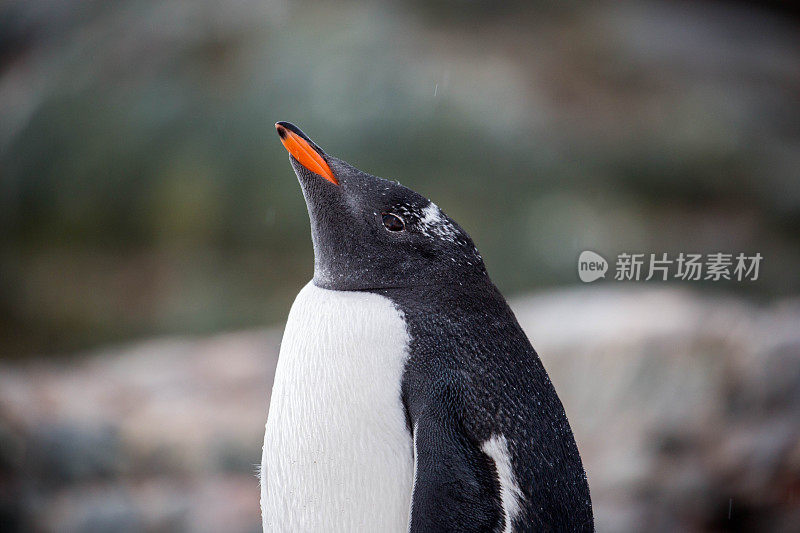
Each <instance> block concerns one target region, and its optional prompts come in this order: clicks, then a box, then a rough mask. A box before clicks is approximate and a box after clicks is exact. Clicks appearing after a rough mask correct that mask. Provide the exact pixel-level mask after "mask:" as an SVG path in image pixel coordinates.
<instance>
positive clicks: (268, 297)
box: [0, 0, 800, 356]
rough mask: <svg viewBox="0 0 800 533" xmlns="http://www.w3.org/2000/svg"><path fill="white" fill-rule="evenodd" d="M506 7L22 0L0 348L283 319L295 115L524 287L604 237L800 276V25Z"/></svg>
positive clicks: (670, 8)
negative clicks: (746, 259)
mask: <svg viewBox="0 0 800 533" xmlns="http://www.w3.org/2000/svg"><path fill="white" fill-rule="evenodd" d="M494 6H495V4H494V3H491V4H490V3H482V2H477V3H472V2H435V3H427V2H426V3H423V2H409V3H383V4H377V5H370V6H366V5H362V4H359V3H350V2H339V3H315V2H291V3H289V2H280V1H271V2H263V1H259V2H256V1H245V2H235V3H223V2H213V1H210V0H202V1H181V0H167V1H149V0H125V1H120V2H114V3H107V2H102V1H98V0H95V1H78V0H72V1H67V2H49V1H47V0H35V1H29V0H28V1H26V0H18V1H13V0H12V1H6V2H3V3H0V61H2V64H0V225H2V228H3V231H2V235H1V236H0V276H1V278H0V296H2V300H0V353H1V354H3V355H9V356H14V355H21V354H25V353H31V352H46V353H54V352H67V351H70V350H72V349H75V348H78V347H84V346H89V345H95V344H99V343H103V342H112V341H120V340H124V339H128V338H132V337H135V336H144V335H153V334H162V333H194V332H204V331H212V330H219V329H226V328H239V327H248V326H253V325H256V324H263V323H265V322H272V321H279V320H282V319H283V317H285V314H286V312H287V309H288V306H289V304H290V302H291V299H292V297H293V296H294V294H295V293H296V292H297V290H298V288H299V287H300V286H301V285H302V284H303V283H304V282H305V281H306V280H307V279H309V278H310V276H311V272H312V260H313V259H312V254H311V245H310V239H309V230H308V221H307V216H306V213H305V206H304V204H303V200H302V197H301V195H300V192H299V188H298V186H297V183H296V181H295V178H294V176H293V173H292V171H291V168H290V167H289V164H288V161H287V155H286V153H285V151H284V150H283V148H282V147H281V145H280V143H278V142H277V138H276V136H275V133H274V129H273V124H274V122H275V121H277V120H290V121H292V122H295V123H296V124H298V125H300V126H301V127H302V128H303V129H304V131H306V132H307V133H309V134H310V135H311V136H312V137H313V138H314V139H315V140H317V142H318V143H319V144H320V145H321V146H322V147H323V148H324V149H325V150H326V151H328V152H329V153H332V154H335V155H337V156H339V157H342V158H343V159H346V160H348V161H350V162H351V163H353V164H355V165H356V166H359V167H360V168H363V169H364V170H366V171H369V172H371V173H374V174H377V175H380V176H384V177H389V178H393V179H398V180H399V181H401V182H402V183H404V184H406V185H408V186H410V187H412V188H414V189H416V190H418V191H420V192H421V193H423V194H425V195H426V196H429V197H431V198H432V199H434V200H435V201H436V202H437V203H438V204H439V205H440V206H441V207H442V208H443V209H444V210H445V211H447V212H448V214H450V215H451V216H453V217H454V218H455V219H456V220H458V221H459V222H460V223H461V224H462V225H463V226H464V227H465V228H466V229H467V230H468V231H469V232H470V233H471V234H472V236H473V238H474V239H475V241H476V243H477V244H478V246H479V248H480V249H481V251H482V253H483V255H484V257H485V259H486V262H487V265H488V267H489V270H490V273H491V274H492V275H493V277H494V279H495V281H496V282H497V283H498V285H499V286H500V288H501V289H502V290H504V291H506V292H509V293H511V292H517V291H525V290H531V289H536V288H541V287H546V286H553V285H564V284H571V283H576V282H577V277H576V275H575V260H576V258H577V256H578V254H579V253H580V251H581V250H583V249H593V250H596V251H599V252H601V253H603V254H604V255H606V256H607V257H613V256H614V255H615V254H616V253H618V252H620V251H641V252H677V251H701V252H704V251H709V252H710V251H730V252H740V251H744V252H755V251H760V252H761V253H762V254H763V255H764V256H765V258H766V259H765V264H764V274H763V276H762V279H761V280H760V281H759V282H757V283H752V284H749V285H742V284H733V283H732V284H727V285H719V284H715V285H709V286H706V287H704V288H708V289H709V290H734V291H743V292H746V293H748V294H750V295H752V296H753V297H756V298H769V297H771V296H772V295H775V294H787V293H796V292H797V291H798V288H800V280H799V279H798V277H797V275H796V272H797V271H798V268H799V267H800V251H798V239H799V238H800V237H798V232H797V227H798V226H799V225H800V224H799V223H800V179H798V177H800V172H798V168H800V150H798V147H800V104H798V100H797V94H798V89H800V52H798V50H800V47H799V46H797V45H798V32H797V31H796V30H797V23H796V21H795V20H792V19H790V18H787V17H785V15H783V14H780V13H777V14H776V13H771V12H762V11H758V10H756V9H755V8H752V7H743V6H742V5H739V4H737V5H735V6H734V7H732V6H724V7H722V6H713V5H711V4H702V5H701V6H697V5H692V4H672V3H647V4H642V3H627V2H615V3H610V4H605V5H603V4H601V5H592V6H591V7H587V6H583V5H581V4H578V3H572V2H569V3H566V4H556V3H548V2H539V3H534V4H531V5H527V4H525V5H522V4H509V5H507V6H506V7H504V8H503V9H496V8H495V7H494ZM752 20H757V21H758V24H753V23H751V21H752Z"/></svg>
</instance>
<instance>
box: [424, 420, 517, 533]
mask: <svg viewBox="0 0 800 533" xmlns="http://www.w3.org/2000/svg"><path fill="white" fill-rule="evenodd" d="M439 405H442V404H439ZM454 422H455V419H454V417H452V416H450V415H449V413H442V412H437V410H433V411H432V410H426V413H424V414H423V415H421V416H420V417H419V418H418V419H417V420H416V421H415V422H414V429H413V438H414V490H413V495H412V501H411V520H410V521H411V523H410V526H409V532H410V533H422V532H425V533H430V532H446V531H463V532H472V531H475V532H478V531H497V530H499V529H500V526H501V525H502V523H503V515H502V511H501V503H500V501H499V498H498V495H497V492H496V490H495V489H494V474H493V469H492V466H491V464H489V463H488V458H487V456H486V455H485V454H484V453H483V452H482V451H481V450H480V447H479V446H478V445H477V444H476V443H475V442H474V441H472V439H469V438H468V437H467V436H466V435H464V434H463V432H462V431H461V430H460V429H459V428H458V425H459V424H456V423H454Z"/></svg>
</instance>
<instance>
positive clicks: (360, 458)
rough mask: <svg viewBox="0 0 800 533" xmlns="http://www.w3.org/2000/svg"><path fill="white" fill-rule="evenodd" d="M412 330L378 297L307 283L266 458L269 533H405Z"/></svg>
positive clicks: (285, 344)
mask: <svg viewBox="0 0 800 533" xmlns="http://www.w3.org/2000/svg"><path fill="white" fill-rule="evenodd" d="M407 355H408V334H407V332H406V327H405V322H404V320H403V317H402V315H401V314H400V312H399V311H398V310H397V309H395V307H394V305H393V304H392V302H391V301H390V300H389V299H387V298H385V297H383V296H379V295H377V294H372V293H360V292H347V291H331V290H327V289H320V288H319V287H316V286H315V285H313V283H309V284H308V285H306V286H305V287H304V288H303V289H302V290H301V291H300V294H298V295H297V299H296V300H295V302H294V304H293V305H292V310H291V311H290V312H289V320H288V322H287V324H286V331H285V332H284V335H283V341H282V343H281V351H280V358H279V360H278V367H277V370H276V371H275V383H274V385H273V388H272V399H271V401H270V407H269V416H268V418H267V426H266V434H265V436H264V453H263V456H262V460H261V472H262V475H261V511H262V516H263V524H264V531H292V532H315V531H325V532H328V531H330V532H335V531H342V532H353V531H359V532H360V531H365V532H370V531H376V532H381V533H392V532H404V531H407V529H408V516H409V507H410V504H411V491H412V488H413V487H412V486H413V477H414V461H413V456H412V443H411V436H410V434H409V431H408V429H407V427H406V419H405V413H404V410H403V405H402V401H401V398H400V382H401V379H402V372H403V366H404V364H405V360H406V358H407Z"/></svg>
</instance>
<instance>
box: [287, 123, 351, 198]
mask: <svg viewBox="0 0 800 533" xmlns="http://www.w3.org/2000/svg"><path fill="white" fill-rule="evenodd" d="M275 129H276V130H278V135H279V136H280V138H281V143H283V147H284V148H286V150H288V151H289V153H290V154H291V156H292V157H294V158H295V159H296V160H297V162H298V163H300V164H301V165H303V166H304V167H306V169H308V170H310V171H311V172H313V173H315V174H319V175H320V176H322V177H323V178H325V179H326V180H328V181H330V182H331V183H333V184H334V185H339V180H337V179H336V177H335V176H334V175H333V172H332V171H331V167H329V166H328V163H326V162H325V159H323V158H322V156H321V155H319V153H318V152H317V151H316V150H315V149H314V147H313V146H311V145H310V144H309V143H308V141H307V140H305V139H303V138H302V137H301V136H299V135H298V134H296V133H295V132H293V131H291V130H290V129H288V128H286V127H285V126H283V125H282V124H281V123H280V122H278V123H277V124H275Z"/></svg>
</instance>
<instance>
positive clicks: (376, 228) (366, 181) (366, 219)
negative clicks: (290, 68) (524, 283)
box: [275, 122, 486, 290]
mask: <svg viewBox="0 0 800 533" xmlns="http://www.w3.org/2000/svg"><path fill="white" fill-rule="evenodd" d="M275 128H276V129H277V130H278V135H279V136H280V138H281V142H282V143H283V145H284V146H285V147H286V149H287V150H288V151H289V154H290V161H291V164H292V167H293V168H294V171H295V173H296V174H297V178H298V180H299V181H300V186H301V188H302V189H303V196H304V197H305V200H306V205H307V206H308V213H309V217H310V219H311V237H312V241H313V244H314V284H315V285H317V286H319V287H322V288H326V289H334V290H369V289H389V288H397V287H417V286H426V285H441V284H464V283H466V282H468V281H469V280H471V279H475V278H485V277H486V269H485V267H484V264H483V260H482V258H481V256H480V254H479V253H478V250H477V249H476V248H475V245H474V244H473V242H472V239H471V238H470V237H469V235H467V233H466V232H465V231H464V230H463V229H462V228H461V227H460V226H459V225H458V224H456V223H455V222H454V221H453V220H452V219H450V217H448V216H447V215H445V214H444V213H443V212H442V210H441V209H439V207H437V205H436V204H434V203H433V202H431V201H430V200H428V199H427V198H425V197H424V196H422V195H420V194H418V193H416V192H414V191H412V190H411V189H409V188H407V187H404V186H402V185H400V184H399V183H397V182H395V181H389V180H386V179H383V178H378V177H376V176H372V175H370V174H367V173H366V172H363V171H361V170H359V169H357V168H355V167H353V166H351V165H349V164H348V163H346V162H344V161H342V160H341V159H338V158H336V157H333V156H330V155H328V154H326V153H325V152H323V151H322V149H321V148H320V147H319V146H317V145H316V144H315V143H314V142H313V141H312V140H311V139H310V138H309V137H308V136H306V135H305V134H304V133H303V132H302V131H300V129H299V128H298V127H297V126H295V125H293V124H291V123H289V122H278V123H277V124H275Z"/></svg>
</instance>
